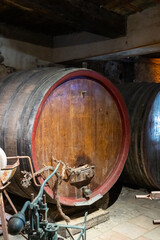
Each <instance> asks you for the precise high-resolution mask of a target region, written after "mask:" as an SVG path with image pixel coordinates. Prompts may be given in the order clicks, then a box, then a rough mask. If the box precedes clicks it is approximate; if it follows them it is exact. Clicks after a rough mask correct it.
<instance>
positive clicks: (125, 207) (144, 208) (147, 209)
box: [0, 187, 160, 240]
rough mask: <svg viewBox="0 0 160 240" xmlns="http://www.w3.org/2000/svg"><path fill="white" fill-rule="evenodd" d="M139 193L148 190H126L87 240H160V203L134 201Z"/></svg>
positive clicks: (89, 232) (89, 234)
mask: <svg viewBox="0 0 160 240" xmlns="http://www.w3.org/2000/svg"><path fill="white" fill-rule="evenodd" d="M136 194H146V190H143V189H140V190H135V189H130V188H127V187H123V188H122V190H121V193H120V195H119V197H118V199H117V200H116V201H115V202H114V203H113V204H112V205H111V206H110V207H109V208H108V211H109V216H110V219H109V220H108V221H106V222H104V223H102V224H99V225H97V226H96V227H94V228H91V229H89V230H87V240H102V239H103V240H130V239H137V240H160V225H153V223H152V220H153V219H160V200H158V201H157V200H152V201H151V200H147V199H135V195H136ZM2 239H3V236H1V237H0V240H2ZM10 239H24V238H22V237H20V236H16V237H12V236H10Z"/></svg>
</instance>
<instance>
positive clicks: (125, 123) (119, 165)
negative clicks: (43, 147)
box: [32, 69, 130, 206]
mask: <svg viewBox="0 0 160 240" xmlns="http://www.w3.org/2000/svg"><path fill="white" fill-rule="evenodd" d="M81 76H82V77H88V78H91V79H92V80H94V81H97V82H99V83H100V84H101V85H103V87H104V88H105V89H107V91H108V92H109V93H110V94H111V96H112V97H113V99H114V100H115V103H116V105H117V107H118V110H119V113H120V116H121V120H122V128H123V129H122V130H123V139H122V146H121V149H120V152H119V156H118V158H117V161H116V164H115V166H114V168H113V169H112V171H111V172H110V175H109V176H108V177H107V178H106V179H105V180H104V182H103V183H102V184H101V185H100V186H99V187H98V188H96V189H95V190H94V191H93V192H92V194H91V195H90V199H92V198H94V197H96V196H97V195H98V194H101V195H104V194H105V193H107V192H108V191H109V189H110V188H111V187H112V186H113V185H114V184H115V182H116V181H117V179H118V177H119V176H120V174H121V172H122V170H123V167H124V164H125V161H126V158H127V155H128V150H129V142H130V125H129V117H128V112H127V109H126V105H125V103H124V101H123V99H122V96H121V95H120V93H119V91H118V90H117V89H116V87H115V86H114V85H113V84H112V83H111V82H110V81H109V80H108V79H107V78H105V77H104V76H102V75H101V74H99V73H97V72H94V71H92V70H87V69H86V70H84V69H83V70H74V69H73V71H72V72H70V73H67V74H66V75H65V76H63V77H61V78H60V79H59V80H58V81H57V82H55V83H54V84H53V85H52V86H51V88H50V89H49V90H48V92H47V93H46V94H45V96H44V98H43V100H42V102H41V104H40V106H39V108H38V110H37V114H36V117H35V121H34V124H33V131H32V160H33V164H34V168H35V171H38V170H39V168H38V163H37V159H36V153H35V133H36V128H37V124H38V119H39V116H40V113H41V110H42V107H43V105H44V103H45V101H46V100H47V98H48V96H49V95H50V94H51V92H52V91H53V90H54V89H55V88H56V87H58V86H59V85H60V84H62V83H64V82H65V81H68V80H69V79H71V78H74V77H81ZM39 181H40V183H41V184H42V182H43V180H42V179H39ZM45 191H46V193H47V194H48V195H49V196H50V197H51V198H53V197H54V196H53V192H52V190H51V189H50V188H49V187H46V188H45ZM83 201H86V199H85V198H80V199H76V198H68V197H63V196H60V202H61V204H64V205H67V206H74V203H75V202H83Z"/></svg>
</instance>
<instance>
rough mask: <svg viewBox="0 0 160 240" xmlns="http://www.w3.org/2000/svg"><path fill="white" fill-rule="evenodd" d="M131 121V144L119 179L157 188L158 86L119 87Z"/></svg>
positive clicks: (159, 161)
mask: <svg viewBox="0 0 160 240" xmlns="http://www.w3.org/2000/svg"><path fill="white" fill-rule="evenodd" d="M118 88H119V90H120V92H121V93H122V95H123V97H124V99H125V102H126V105H127V107H128V111H129V115H130V120H131V143H130V149H129V154H128V159H127V161H126V164H125V168H124V172H123V175H122V178H123V181H124V182H126V183H127V184H130V185H133V186H138V187H147V188H149V189H159V188H160V84H158V83H147V82H143V83H129V84H121V85H119V86H118Z"/></svg>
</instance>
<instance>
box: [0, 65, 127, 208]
mask: <svg viewBox="0 0 160 240" xmlns="http://www.w3.org/2000/svg"><path fill="white" fill-rule="evenodd" d="M0 126H1V129H0V146H1V147H2V148H3V149H4V150H5V152H6V154H7V156H15V155H22V156H23V155H25V156H30V157H31V158H32V163H33V168H34V170H35V171H38V170H39V169H41V168H43V167H44V166H53V167H55V166H56V162H55V161H54V159H57V160H61V161H63V162H64V164H65V166H67V167H70V168H72V173H73V174H72V175H70V173H68V175H67V174H66V175H65V176H64V177H65V179H64V181H62V184H61V185H60V187H59V197H60V202H61V203H63V204H65V205H71V206H72V205H74V206H78V205H87V204H92V203H93V202H95V201H97V200H98V199H99V198H101V197H102V196H103V195H104V194H105V193H106V192H107V191H108V190H109V189H110V188H111V187H112V186H113V185H114V183H115V182H116V180H117V179H118V177H119V175H120V173H121V171H122V169H123V166H124V163H125V160H126V157H127V154H128V148H129V136H130V131H129V120H128V113H127V110H126V107H125V104H124V102H123V99H122V97H121V95H120V93H119V92H118V90H117V89H116V88H115V87H114V86H113V85H112V83H111V82H110V81H108V80H107V79H106V78H105V77H103V76H101V75H100V74H98V73H96V72H94V71H91V70H87V69H74V68H73V69H65V68H59V69H55V68H49V69H39V70H32V71H24V72H19V73H18V72H17V73H15V74H13V75H10V76H8V77H7V78H5V79H3V80H2V81H1V82H0ZM10 164H11V163H10ZM84 166H88V168H85V169H82V167H84ZM75 168H76V169H77V168H78V171H80V172H76V173H75V170H74V169H75ZM79 168H80V169H79ZM93 168H94V172H93ZM20 170H26V171H30V168H29V165H28V163H27V161H25V160H24V161H21V165H20ZM59 172H60V173H62V167H61V168H60V169H59ZM21 178H22V174H21V173H20V171H19V172H17V173H16V174H15V176H14V178H13V180H12V184H11V185H10V190H11V191H12V192H14V193H16V194H19V195H20V196H24V197H29V196H30V193H32V192H35V194H36V193H37V189H36V188H35V186H34V185H31V186H30V187H29V188H27V189H25V188H23V186H22V185H21ZM42 182H43V179H40V183H42ZM54 184H55V178H54V179H53V180H52V181H50V183H49V187H46V188H45V191H46V193H47V196H48V199H49V200H50V201H51V202H55V201H54V198H55V194H56V192H55V188H54Z"/></svg>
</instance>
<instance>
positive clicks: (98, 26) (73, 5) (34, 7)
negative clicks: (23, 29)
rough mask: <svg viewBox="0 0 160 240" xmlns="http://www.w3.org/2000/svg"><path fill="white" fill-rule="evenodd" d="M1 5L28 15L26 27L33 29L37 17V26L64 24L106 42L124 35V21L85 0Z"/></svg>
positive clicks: (12, 0)
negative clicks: (106, 38)
mask: <svg viewBox="0 0 160 240" xmlns="http://www.w3.org/2000/svg"><path fill="white" fill-rule="evenodd" d="M3 4H6V5H7V6H8V7H10V8H14V9H18V10H19V11H22V12H24V13H25V15H26V14H27V15H28V16H29V18H30V20H29V24H33V25H35V22H34V20H35V16H36V17H37V16H38V17H39V22H47V21H49V22H50V23H49V25H50V26H51V24H52V23H53V25H55V23H57V24H63V26H66V27H68V28H71V29H72V31H75V32H76V31H77V32H79V31H88V32H92V33H95V34H99V35H103V36H106V37H109V38H116V37H119V36H123V35H125V33H126V19H125V17H123V16H121V15H119V14H116V13H113V12H110V11H107V10H106V9H103V8H101V7H99V6H97V5H95V4H92V3H91V2H88V1H86V0H54V1H52V0H45V1H44V0H3ZM0 12H1V11H0ZM32 17H33V22H32ZM36 24H38V19H37V18H36ZM51 32H52V31H51Z"/></svg>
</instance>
